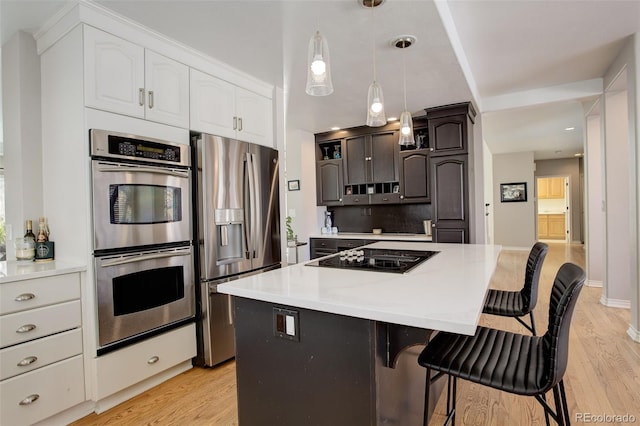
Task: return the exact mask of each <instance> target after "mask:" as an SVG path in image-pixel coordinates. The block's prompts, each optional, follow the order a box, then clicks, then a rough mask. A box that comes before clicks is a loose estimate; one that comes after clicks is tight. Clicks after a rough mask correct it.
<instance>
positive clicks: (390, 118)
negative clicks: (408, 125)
mask: <svg viewBox="0 0 640 426" xmlns="http://www.w3.org/2000/svg"><path fill="white" fill-rule="evenodd" d="M387 121H398V117H388V118H387Z"/></svg>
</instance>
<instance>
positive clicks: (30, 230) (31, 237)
mask: <svg viewBox="0 0 640 426" xmlns="http://www.w3.org/2000/svg"><path fill="white" fill-rule="evenodd" d="M25 228H26V231H25V233H24V238H26V239H29V240H31V242H33V243H35V242H36V236H35V235H34V234H33V222H32V221H31V220H27V223H26V225H25Z"/></svg>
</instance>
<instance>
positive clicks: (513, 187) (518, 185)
mask: <svg viewBox="0 0 640 426" xmlns="http://www.w3.org/2000/svg"><path fill="white" fill-rule="evenodd" d="M525 201H527V182H510V183H501V184H500V202H502V203H520V202H525Z"/></svg>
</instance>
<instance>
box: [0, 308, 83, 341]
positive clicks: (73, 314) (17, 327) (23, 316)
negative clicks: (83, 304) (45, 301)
mask: <svg viewBox="0 0 640 426" xmlns="http://www.w3.org/2000/svg"><path fill="white" fill-rule="evenodd" d="M80 324H81V313H80V301H79V300H74V301H73V302H66V303H60V304H57V305H53V306H47V307H44V308H38V309H32V310H30V311H25V312H17V313H15V314H9V315H3V316H1V317H0V336H2V342H0V347H6V346H11V345H15V344H16V343H22V342H26V341H29V340H33V339H36V338H38V337H44V336H48V335H50V334H53V333H58V332H60V331H66V330H71V329H73V328H77V327H80Z"/></svg>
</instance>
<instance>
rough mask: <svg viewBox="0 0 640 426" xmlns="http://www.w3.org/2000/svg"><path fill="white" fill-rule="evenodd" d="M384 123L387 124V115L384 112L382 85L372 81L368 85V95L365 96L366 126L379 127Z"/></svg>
mask: <svg viewBox="0 0 640 426" xmlns="http://www.w3.org/2000/svg"><path fill="white" fill-rule="evenodd" d="M385 124H387V117H386V116H385V114H384V97H383V96H382V87H380V85H379V84H378V82H377V81H374V82H373V83H371V86H369V95H368V96H367V126H370V127H380V126H384V125H385Z"/></svg>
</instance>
